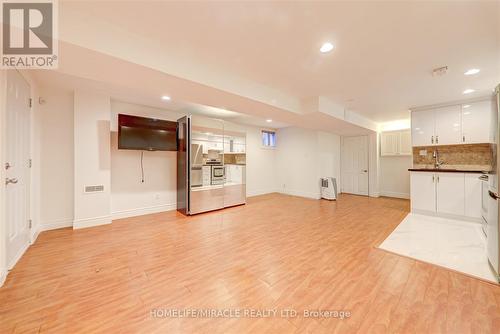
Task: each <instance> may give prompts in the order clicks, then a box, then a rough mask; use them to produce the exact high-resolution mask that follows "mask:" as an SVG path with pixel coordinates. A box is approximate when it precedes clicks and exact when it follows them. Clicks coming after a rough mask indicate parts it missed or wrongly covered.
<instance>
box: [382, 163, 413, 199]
mask: <svg viewBox="0 0 500 334" xmlns="http://www.w3.org/2000/svg"><path fill="white" fill-rule="evenodd" d="M411 166H412V157H411V156H400V157H380V195H381V196H388V197H398V198H410V172H409V171H408V168H411Z"/></svg>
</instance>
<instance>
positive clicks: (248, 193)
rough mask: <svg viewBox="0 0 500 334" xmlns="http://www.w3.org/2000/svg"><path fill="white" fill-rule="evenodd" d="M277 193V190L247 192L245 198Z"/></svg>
mask: <svg viewBox="0 0 500 334" xmlns="http://www.w3.org/2000/svg"><path fill="white" fill-rule="evenodd" d="M277 192H279V191H278V190H277V189H258V190H247V197H253V196H260V195H266V194H272V193H277Z"/></svg>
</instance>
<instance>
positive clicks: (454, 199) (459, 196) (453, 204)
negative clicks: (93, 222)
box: [435, 173, 465, 216]
mask: <svg viewBox="0 0 500 334" xmlns="http://www.w3.org/2000/svg"><path fill="white" fill-rule="evenodd" d="M435 181H436V198H437V200H436V211H437V212H438V213H445V214H451V215H457V216H463V215H464V214H465V211H464V203H465V198H464V196H465V189H464V173H435Z"/></svg>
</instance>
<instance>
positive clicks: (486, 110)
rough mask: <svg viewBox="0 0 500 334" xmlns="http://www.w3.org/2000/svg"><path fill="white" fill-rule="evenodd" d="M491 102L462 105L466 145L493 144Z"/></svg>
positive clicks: (464, 141) (463, 138)
mask: <svg viewBox="0 0 500 334" xmlns="http://www.w3.org/2000/svg"><path fill="white" fill-rule="evenodd" d="M491 122H492V105H491V101H481V102H475V103H468V104H463V105H462V138H461V142H462V143H465V144H478V143H490V142H493V135H492V131H491V128H492V126H491Z"/></svg>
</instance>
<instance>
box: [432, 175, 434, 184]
mask: <svg viewBox="0 0 500 334" xmlns="http://www.w3.org/2000/svg"><path fill="white" fill-rule="evenodd" d="M432 183H434V174H432Z"/></svg>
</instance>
